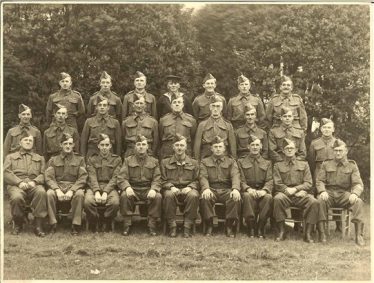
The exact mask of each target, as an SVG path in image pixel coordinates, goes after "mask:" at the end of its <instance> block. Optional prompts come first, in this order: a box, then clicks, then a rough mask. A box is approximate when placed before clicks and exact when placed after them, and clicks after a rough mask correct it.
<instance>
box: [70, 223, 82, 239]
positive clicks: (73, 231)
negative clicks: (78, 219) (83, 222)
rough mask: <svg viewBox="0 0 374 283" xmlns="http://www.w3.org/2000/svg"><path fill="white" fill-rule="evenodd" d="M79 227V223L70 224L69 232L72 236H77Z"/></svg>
mask: <svg viewBox="0 0 374 283" xmlns="http://www.w3.org/2000/svg"><path fill="white" fill-rule="evenodd" d="M80 227H81V226H80V225H75V224H73V225H71V232H70V234H71V235H73V236H78V234H79V231H80Z"/></svg>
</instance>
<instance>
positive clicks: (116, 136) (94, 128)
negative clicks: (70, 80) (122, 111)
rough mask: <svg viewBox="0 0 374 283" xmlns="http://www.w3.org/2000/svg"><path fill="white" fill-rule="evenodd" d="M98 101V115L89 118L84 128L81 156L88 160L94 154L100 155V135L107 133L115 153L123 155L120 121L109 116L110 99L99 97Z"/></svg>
mask: <svg viewBox="0 0 374 283" xmlns="http://www.w3.org/2000/svg"><path fill="white" fill-rule="evenodd" d="M96 100H97V101H96V111H97V112H96V115H95V116H94V117H91V118H88V119H87V120H86V123H85V124H84V127H83V131H82V137H81V154H82V155H83V156H84V157H86V159H88V158H89V157H90V156H92V155H93V154H94V153H99V149H98V147H97V144H98V140H99V134H100V133H105V134H107V135H108V136H109V138H110V142H111V144H112V146H113V151H114V153H115V154H117V155H121V126H120V124H119V122H118V120H116V119H114V118H112V117H110V116H109V114H108V111H109V101H108V98H106V97H103V96H101V95H98V96H97V98H96Z"/></svg>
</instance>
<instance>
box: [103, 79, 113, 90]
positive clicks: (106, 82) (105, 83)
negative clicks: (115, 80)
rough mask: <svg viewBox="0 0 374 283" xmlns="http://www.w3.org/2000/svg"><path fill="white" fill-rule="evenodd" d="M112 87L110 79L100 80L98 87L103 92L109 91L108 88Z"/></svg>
mask: <svg viewBox="0 0 374 283" xmlns="http://www.w3.org/2000/svg"><path fill="white" fill-rule="evenodd" d="M111 86H112V81H111V79H101V80H100V87H101V89H102V90H104V91H108V90H110V87H111Z"/></svg>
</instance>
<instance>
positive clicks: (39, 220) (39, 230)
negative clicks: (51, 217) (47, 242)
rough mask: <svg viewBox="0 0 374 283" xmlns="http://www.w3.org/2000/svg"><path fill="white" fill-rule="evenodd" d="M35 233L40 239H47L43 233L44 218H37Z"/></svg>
mask: <svg viewBox="0 0 374 283" xmlns="http://www.w3.org/2000/svg"><path fill="white" fill-rule="evenodd" d="M34 233H35V235H36V236H38V237H41V238H43V237H45V233H44V232H43V218H40V217H35V228H34Z"/></svg>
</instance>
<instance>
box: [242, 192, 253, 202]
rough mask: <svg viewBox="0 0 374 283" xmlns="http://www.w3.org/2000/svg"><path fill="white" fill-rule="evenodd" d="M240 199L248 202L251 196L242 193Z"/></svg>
mask: <svg viewBox="0 0 374 283" xmlns="http://www.w3.org/2000/svg"><path fill="white" fill-rule="evenodd" d="M242 198H243V200H245V201H249V200H250V199H251V195H250V194H249V193H248V192H244V193H243V194H242Z"/></svg>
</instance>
